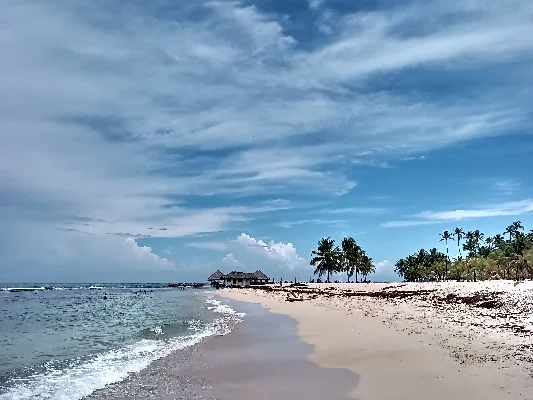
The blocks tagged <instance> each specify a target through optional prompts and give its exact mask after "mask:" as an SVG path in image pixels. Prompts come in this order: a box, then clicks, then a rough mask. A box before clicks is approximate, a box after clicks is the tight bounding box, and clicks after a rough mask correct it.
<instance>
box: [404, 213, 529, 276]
mask: <svg viewBox="0 0 533 400" xmlns="http://www.w3.org/2000/svg"><path fill="white" fill-rule="evenodd" d="M439 238H440V242H444V243H445V245H446V253H442V252H440V251H438V250H437V248H433V249H431V250H429V251H426V250H424V249H421V250H419V251H418V252H416V253H414V254H411V255H409V256H407V257H406V258H402V259H400V260H398V261H397V262H396V264H395V271H396V273H397V274H398V275H399V276H400V277H402V278H403V279H404V280H405V281H411V282H417V281H436V280H446V279H453V280H473V281H476V280H486V279H516V280H520V279H523V278H526V277H529V278H531V277H533V230H531V231H529V232H528V233H524V226H523V225H522V223H521V222H520V221H515V222H513V223H512V224H511V225H509V226H508V227H507V228H506V229H505V231H504V232H502V234H497V235H494V236H492V237H490V236H487V237H485V235H484V234H483V233H482V232H480V231H479V230H474V231H468V232H466V233H465V232H464V231H463V230H462V229H461V228H455V230H453V231H451V232H450V231H447V230H446V231H444V232H443V233H441V234H440V236H439ZM454 241H455V242H456V243H457V248H458V250H459V254H458V256H457V257H455V258H454V259H453V260H450V257H449V243H450V242H454ZM461 244H462V246H461Z"/></svg>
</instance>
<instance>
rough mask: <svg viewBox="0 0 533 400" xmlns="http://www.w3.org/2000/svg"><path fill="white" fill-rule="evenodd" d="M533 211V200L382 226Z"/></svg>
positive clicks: (425, 214)
mask: <svg viewBox="0 0 533 400" xmlns="http://www.w3.org/2000/svg"><path fill="white" fill-rule="evenodd" d="M531 211H533V200H531V199H526V200H521V201H512V202H506V203H501V204H493V205H488V206H486V207H483V208H472V209H465V210H450V211H423V212H421V213H418V214H414V215H412V216H411V218H412V219H408V220H404V221H390V222H385V223H384V224H382V226H384V227H404V226H416V225H428V224H436V223H439V222H443V221H460V220H463V219H474V218H488V217H501V216H510V215H521V214H525V213H528V212H531Z"/></svg>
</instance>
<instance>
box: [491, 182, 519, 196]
mask: <svg viewBox="0 0 533 400" xmlns="http://www.w3.org/2000/svg"><path fill="white" fill-rule="evenodd" d="M521 186H522V184H521V183H520V182H518V181H516V180H513V179H506V180H501V181H498V182H496V183H494V188H493V190H494V191H495V192H496V193H498V194H501V195H504V196H510V195H512V194H515V193H516V192H517V191H518V190H519V189H520V187H521Z"/></svg>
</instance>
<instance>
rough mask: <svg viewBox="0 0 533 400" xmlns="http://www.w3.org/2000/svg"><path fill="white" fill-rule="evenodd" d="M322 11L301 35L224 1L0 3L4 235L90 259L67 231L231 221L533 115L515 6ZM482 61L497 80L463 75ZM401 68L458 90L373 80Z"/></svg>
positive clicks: (177, 233)
mask: <svg viewBox="0 0 533 400" xmlns="http://www.w3.org/2000/svg"><path fill="white" fill-rule="evenodd" d="M320 4H321V2H320V1H311V0H310V2H309V6H310V7H311V8H313V9H314V11H313V14H315V13H316V14H317V21H320V24H321V29H319V30H318V31H316V32H314V31H313V32H306V33H305V35H301V36H298V35H297V33H294V31H295V30H291V29H290V27H291V24H292V23H293V20H292V19H291V18H287V16H284V15H277V14H273V13H270V12H266V11H263V10H262V9H261V8H260V7H256V6H247V5H245V4H244V3H240V2H238V1H235V2H225V1H201V0H199V1H194V2H187V6H183V7H177V6H176V5H175V3H173V2H170V1H165V0H162V1H157V2H135V3H131V2H127V1H125V2H118V1H100V0H97V1H96V2H84V1H80V0H73V1H63V0H54V1H46V2H43V1H39V0H28V1H24V2H22V1H17V0H5V1H3V2H2V17H1V18H2V21H9V23H2V24H0V35H2V37H5V38H8V39H9V40H2V41H0V54H1V55H2V63H0V91H1V93H2V96H1V98H0V125H1V126H2V135H0V198H2V202H1V203H0V219H1V220H2V221H7V222H4V228H5V231H6V232H7V233H5V234H3V235H2V238H1V240H0V242H1V241H5V240H7V239H6V238H5V237H4V236H10V235H12V232H17V233H19V232H21V231H22V227H24V228H25V229H26V230H29V231H35V232H40V233H41V235H40V237H35V238H34V239H35V241H36V242H39V240H46V241H50V246H49V247H53V246H56V245H57V244H58V243H60V242H61V240H63V238H64V235H66V234H67V231H62V232H61V233H60V234H57V235H56V234H55V232H56V231H57V230H56V229H55V228H57V227H61V228H64V229H69V231H68V232H71V233H72V235H74V236H72V237H75V238H78V239H76V243H77V245H76V246H73V248H77V249H79V252H80V254H86V253H84V252H83V251H82V249H83V246H84V244H83V240H82V239H79V238H80V237H81V236H80V235H78V234H77V233H76V231H81V232H86V233H90V234H91V235H94V236H95V237H96V236H98V238H99V239H102V240H104V241H105V240H109V241H110V242H109V243H111V242H112V243H115V240H114V239H117V237H116V236H117V235H126V236H132V237H137V236H141V237H146V236H156V237H182V236H190V235H195V234H198V233H202V232H217V231H221V230H227V229H229V228H231V227H232V226H234V224H236V223H240V222H244V221H249V220H252V219H254V218H255V217H257V216H259V215H261V214H262V213H266V212H273V211H275V209H276V208H277V209H278V210H279V209H281V206H275V205H272V204H271V205H270V206H271V207H270V208H268V207H267V205H265V204H261V203H260V202H258V201H254V200H251V199H252V196H268V197H270V198H272V197H273V198H287V197H289V196H290V195H293V194H295V193H296V194H298V195H302V194H305V195H308V194H313V197H314V198H316V197H319V196H322V197H331V196H340V195H343V194H346V193H348V192H350V191H352V190H353V189H354V188H355V185H356V182H355V179H354V178H353V175H354V174H353V171H352V169H353V168H357V165H358V164H365V165H388V164H387V162H388V161H390V160H391V159H397V158H401V157H406V156H414V155H416V154H417V153H420V152H426V151H430V150H432V149H436V148H441V147H443V146H447V145H451V144H454V143H458V142H463V141H467V140H471V139H475V138H480V137H487V136H494V135H503V134H506V133H507V132H510V131H512V130H513V129H521V130H522V131H524V130H526V129H528V128H530V127H531V124H530V121H529V120H527V118H526V117H527V116H528V115H529V114H530V110H529V108H528V104H529V102H528V99H529V92H528V91H527V90H523V88H524V86H527V85H531V83H532V79H533V78H532V76H531V74H530V72H529V69H528V68H527V67H528V66H529V62H530V58H531V56H532V55H533V35H531V13H532V12H533V5H532V3H531V2H530V1H527V0H510V1H509V2H505V3H503V2H501V1H496V0H489V1H488V2H484V3H483V4H481V3H476V2H467V3H464V2H459V1H448V2H444V3H443V2H422V1H419V2H418V1H415V2H414V3H412V5H409V6H408V5H406V6H404V7H402V8H400V9H398V8H395V9H394V10H393V9H388V8H383V9H378V8H376V9H375V10H372V11H368V10H367V11H356V10H354V11H353V12H345V13H343V14H342V15H341V14H339V13H338V12H336V11H334V10H333V9H330V8H328V7H327V2H325V3H324V4H322V5H320ZM304 6H305V4H304ZM191 16H194V18H191ZM294 17H296V16H294ZM28 21H31V23H28ZM299 22H300V23H301V22H309V21H299ZM294 24H295V25H296V24H297V23H294ZM301 25H306V24H305V23H304V24H301ZM414 26H416V29H413V27H414ZM511 66H512V67H511ZM488 67H490V68H493V69H498V68H504V67H505V68H512V73H507V74H505V76H506V79H505V81H503V82H502V81H501V80H499V81H498V80H495V81H492V80H491V79H490V77H487V76H483V77H479V74H476V73H473V72H475V71H479V70H486V69H487V68H488ZM413 71H414V72H415V73H414V74H410V75H409V76H410V79H407V80H406V81H409V82H412V83H413V84H418V85H420V87H422V88H427V81H425V80H424V76H428V75H429V76H431V77H432V79H433V77H434V76H439V75H438V74H439V73H440V72H443V71H445V72H446V73H447V74H451V75H453V79H455V78H456V77H463V78H464V77H469V78H468V79H470V80H469V81H468V82H466V83H468V84H470V86H468V85H466V86H465V85H457V86H456V87H454V88H453V89H452V88H450V91H451V92H453V93H452V94H451V95H448V96H446V93H441V94H440V95H439V96H434V97H431V96H423V95H422V94H421V92H419V91H413V90H410V89H409V88H407V90H405V89H404V90H402V88H398V87H395V86H394V85H389V86H387V85H385V84H384V82H385V81H387V79H383V77H384V74H388V77H392V78H395V77H398V76H400V75H401V74H409V73H410V72H413ZM395 74H398V75H395ZM453 79H452V80H453ZM393 80H394V79H392V81H393ZM51 82H53V84H51ZM487 82H490V84H487ZM384 85H385V86H386V87H384ZM472 87H474V88H475V90H470V89H472ZM422 92H423V91H422ZM412 93H416V94H414V95H413V94H412ZM465 94H467V95H465ZM325 137H327V141H326V140H324V138H325ZM311 143H314V144H311ZM348 166H350V167H348ZM195 196H204V197H205V196H209V197H211V200H212V203H209V202H208V201H205V202H203V203H202V206H197V205H195V204H194V203H190V202H188V200H189V198H190V197H195ZM239 196H240V197H239ZM228 198H231V199H235V202H234V203H231V204H233V205H232V206H227V207H224V206H220V204H218V203H222V202H223V201H226V203H224V204H227V203H228ZM235 203H238V204H235ZM73 217H78V218H77V219H76V218H73ZM79 217H82V218H88V219H87V220H81V219H80V218H79ZM32 237H33V236H32ZM14 238H17V239H20V243H19V245H20V246H22V247H24V246H29V245H30V244H29V243H27V241H28V239H27V238H25V237H24V235H19V234H17V235H14V236H13V237H10V238H9V240H10V241H12V240H14ZM119 239H121V240H123V238H119ZM34 245H35V246H36V247H39V246H40V244H39V243H34ZM13 247H16V246H13ZM39 248H40V247H39ZM103 248H105V249H106V251H108V248H107V247H106V246H102V245H100V243H98V244H96V243H95V247H94V249H95V252H94V254H95V257H97V256H96V254H97V253H98V254H100V256H99V257H102V258H103V257H105V254H102V253H101V252H99V250H98V249H103ZM120 248H121V249H124V251H128V252H129V253H128V254H130V253H131V252H130V250H131V249H130V250H127V249H125V248H124V247H123V246H121V247H120ZM27 253H28V254H30V253H32V252H31V251H28V252H27ZM89 253H90V252H89ZM35 254H37V252H35ZM6 257H7V256H6Z"/></svg>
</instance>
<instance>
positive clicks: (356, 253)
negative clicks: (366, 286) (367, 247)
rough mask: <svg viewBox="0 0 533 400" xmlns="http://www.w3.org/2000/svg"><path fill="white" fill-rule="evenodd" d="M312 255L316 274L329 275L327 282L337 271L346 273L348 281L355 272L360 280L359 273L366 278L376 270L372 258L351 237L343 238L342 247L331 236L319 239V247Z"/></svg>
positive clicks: (356, 279) (356, 277) (312, 263)
mask: <svg viewBox="0 0 533 400" xmlns="http://www.w3.org/2000/svg"><path fill="white" fill-rule="evenodd" d="M311 256H312V257H313V258H312V260H311V265H313V266H314V267H315V272H314V274H315V275H317V274H318V277H319V278H321V277H322V275H327V279H326V282H330V276H331V275H332V274H336V273H346V275H347V277H348V282H350V278H351V277H352V276H353V275H354V274H355V281H356V282H358V275H359V274H361V276H362V277H363V279H365V280H366V277H367V276H368V275H369V274H371V273H373V272H375V270H376V267H375V266H374V263H373V262H372V259H371V258H370V257H368V255H367V254H366V252H365V251H364V250H363V249H362V248H361V246H359V245H358V244H357V243H356V242H355V240H354V239H353V238H351V237H348V238H344V239H343V240H342V243H341V248H339V247H338V246H336V245H335V241H334V240H333V239H331V238H330V237H327V238H322V239H320V240H319V241H318V249H317V250H313V251H312V252H311Z"/></svg>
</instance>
